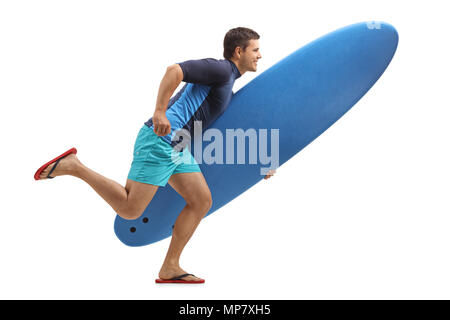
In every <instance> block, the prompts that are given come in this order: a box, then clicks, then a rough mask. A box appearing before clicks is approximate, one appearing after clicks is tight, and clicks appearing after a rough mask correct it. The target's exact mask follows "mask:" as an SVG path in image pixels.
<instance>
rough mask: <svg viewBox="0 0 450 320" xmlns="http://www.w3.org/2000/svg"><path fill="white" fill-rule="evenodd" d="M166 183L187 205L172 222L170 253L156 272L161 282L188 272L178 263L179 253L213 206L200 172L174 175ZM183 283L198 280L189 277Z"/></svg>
mask: <svg viewBox="0 0 450 320" xmlns="http://www.w3.org/2000/svg"><path fill="white" fill-rule="evenodd" d="M169 184H170V185H171V186H172V188H174V189H175V191H177V192H178V193H179V194H180V195H181V196H182V197H183V198H184V199H185V201H186V206H185V207H184V209H183V210H182V211H181V213H180V215H179V216H178V218H177V220H176V222H175V225H174V228H173V232H172V239H171V241H170V246H169V250H168V251H167V255H166V258H165V260H164V263H163V265H162V267H161V270H160V272H159V277H160V278H161V279H170V278H173V277H176V276H179V275H180V274H184V273H187V272H186V271H184V270H183V269H181V267H180V264H179V262H180V255H181V252H182V251H183V249H184V247H185V246H186V243H187V242H188V241H189V239H190V238H191V236H192V234H193V233H194V231H195V229H196V228H197V226H198V225H199V224H200V221H201V220H202V218H203V217H204V216H205V215H206V213H207V212H208V211H209V209H210V208H211V205H212V200H211V193H210V191H209V188H208V185H207V183H206V181H205V178H204V177H203V174H202V173H201V172H190V173H177V174H174V175H172V176H171V177H170V179H169ZM183 280H199V278H197V277H193V276H188V277H185V278H183Z"/></svg>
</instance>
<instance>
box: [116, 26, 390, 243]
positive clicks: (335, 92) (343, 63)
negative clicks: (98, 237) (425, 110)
mask: <svg viewBox="0 0 450 320" xmlns="http://www.w3.org/2000/svg"><path fill="white" fill-rule="evenodd" d="M397 44H398V34H397V31H396V30H395V28H394V27H393V26H391V25H390V24H387V23H384V22H362V23H357V24H354V25H350V26H347V27H344V28H341V29H338V30H336V31H334V32H332V33H329V34H327V35H325V36H323V37H321V38H319V39H317V40H315V41H313V42H311V43H309V44H307V45H306V46H304V47H302V48H300V49H298V50H297V51H295V52H293V53H292V54H290V55H289V56H287V57H286V58H284V59H283V60H281V61H279V62H278V63H277V64H275V65H274V66H272V67H271V68H269V69H267V70H266V71H264V72H263V73H261V74H260V75H259V76H258V77H256V78H254V79H253V80H252V81H251V82H249V83H248V84H247V85H246V86H244V87H243V88H241V89H240V90H239V91H238V92H237V93H236V94H234V95H233V97H232V99H231V102H230V104H229V106H228V109H227V110H226V112H225V113H224V114H223V115H222V116H221V117H220V118H219V119H217V120H216V121H215V122H214V123H213V124H212V125H211V126H210V127H209V128H208V129H210V128H215V129H217V130H219V131H216V132H221V133H222V134H223V137H226V130H227V129H237V128H239V129H243V130H244V131H245V132H247V130H249V129H256V130H257V132H259V131H258V130H259V129H265V130H267V131H266V133H267V140H268V142H267V146H266V147H267V148H268V150H270V147H271V146H272V145H271V143H272V142H271V139H270V138H271V137H272V133H273V132H276V131H275V130H278V133H277V138H278V155H279V157H278V166H281V165H282V164H283V163H285V162H286V161H287V160H289V159H290V158H291V157H293V156H294V155H295V154H297V153H298V152H299V151H300V150H302V149H303V148H304V147H305V146H307V145H308V144H309V143H310V142H311V141H313V140H314V139H315V138H317V137H318V136H319V135H320V134H322V133H323V132H324V131H325V130H326V129H327V128H329V127H330V126H331V125H332V124H333V123H334V122H336V121H337V120H338V119H339V118H340V117H342V115H344V114H345V113H346V112H347V111H348V110H349V109H350V108H351V107H352V106H353V105H355V104H356V103H357V102H358V101H359V99H361V97H362V96H363V95H364V94H365V93H366V92H367V91H368V90H369V89H370V88H371V87H372V86H373V85H374V84H375V82H376V81H377V80H378V78H380V76H381V75H382V74H383V72H384V71H385V69H386V68H387V66H388V65H389V63H390V61H391V60H392V57H393V56H394V53H395V51H396V49H397ZM204 129H205V128H204ZM258 139H262V138H261V136H260V137H259V138H258ZM248 140H250V138H248ZM201 143H202V146H203V147H205V146H207V145H208V143H210V142H208V141H201ZM224 145H225V142H224ZM249 145H250V143H249ZM236 148H237V143H236V145H235V148H234V151H233V152H237V151H238V150H237V149H236ZM246 148H247V149H246V151H247V154H250V153H251V150H249V149H248V147H246ZM195 151H196V150H195V148H193V149H191V152H192V153H193V154H194V155H195ZM200 154H201V153H200ZM225 157H226V156H225V155H224V159H225ZM235 157H236V154H235ZM249 157H250V156H249V155H247V156H246V159H244V160H245V161H243V162H244V163H242V164H239V163H238V162H239V161H236V159H235V162H234V164H227V163H228V162H227V161H225V160H224V161H223V163H224V164H220V163H212V164H207V163H205V162H204V163H200V168H201V170H202V173H203V175H204V176H205V179H206V181H207V183H208V186H209V188H210V190H211V194H212V199H213V205H212V208H211V209H210V211H209V212H208V214H207V215H209V214H211V213H213V212H215V211H217V210H218V209H219V208H221V207H222V206H224V205H225V204H227V203H228V202H230V201H231V200H233V199H234V198H236V197H238V196H239V195H241V194H242V193H244V192H245V191H246V190H248V189H249V188H251V187H252V186H253V185H255V184H256V183H258V182H259V181H260V180H261V179H263V177H264V176H263V175H261V168H262V167H267V166H268V165H267V163H265V162H263V161H260V160H258V161H257V163H254V161H250V159H249ZM196 159H197V157H196ZM241 160H242V159H241ZM241 162H242V161H241ZM184 205H185V201H184V199H183V198H182V197H181V196H180V195H178V193H177V192H176V191H175V190H173V189H172V188H171V187H170V186H169V185H167V186H166V187H164V188H161V187H160V188H159V189H158V191H157V192H156V194H155V196H154V198H153V199H152V201H151V202H150V204H149V205H148V207H147V208H146V209H145V211H144V213H143V214H142V216H141V217H140V218H139V219H136V220H125V219H123V218H121V217H119V216H117V217H116V220H115V224H114V230H115V233H116V235H117V237H118V238H119V239H120V240H121V241H122V242H123V243H124V244H126V245H129V246H143V245H148V244H151V243H154V242H156V241H159V240H162V239H165V238H167V237H169V236H171V234H172V227H173V225H174V223H175V220H176V219H177V217H178V215H179V213H180V212H181V210H182V209H183V207H184Z"/></svg>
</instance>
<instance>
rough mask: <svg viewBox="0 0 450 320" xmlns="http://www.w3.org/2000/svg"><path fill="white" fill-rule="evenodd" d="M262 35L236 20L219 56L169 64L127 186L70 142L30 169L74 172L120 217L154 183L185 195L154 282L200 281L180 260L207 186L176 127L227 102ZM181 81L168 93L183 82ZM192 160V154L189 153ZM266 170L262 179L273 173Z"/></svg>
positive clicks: (207, 204) (189, 125)
mask: <svg viewBox="0 0 450 320" xmlns="http://www.w3.org/2000/svg"><path fill="white" fill-rule="evenodd" d="M258 39H259V35H258V34H257V33H256V32H255V31H253V30H251V29H248V28H243V27H238V28H234V29H231V30H229V31H228V32H227V34H226V35H225V38H224V42H223V44H224V53H223V55H224V58H225V59H220V60H216V59H213V58H206V59H200V60H188V61H185V62H181V63H176V64H173V65H171V66H169V67H167V70H166V73H165V75H164V77H163V79H162V81H161V84H160V87H159V91H158V97H157V99H156V108H155V112H154V114H153V117H152V118H150V119H149V120H148V121H146V122H145V123H144V125H143V127H142V128H141V129H140V131H139V134H138V136H137V138H136V142H135V145H134V154H133V162H132V165H131V169H130V171H129V174H128V178H127V182H126V186H125V188H124V187H123V186H121V185H120V184H118V183H117V182H115V181H113V180H110V179H108V178H106V177H104V176H102V175H100V174H99V173H97V172H95V171H93V170H91V169H89V168H88V167H86V166H85V165H84V164H82V163H81V162H80V160H79V159H78V157H77V156H76V149H71V150H69V151H67V152H66V153H64V154H62V155H61V156H59V157H57V158H55V159H54V160H52V161H50V162H49V163H47V164H45V165H43V166H42V167H41V168H40V169H39V170H38V171H37V172H36V174H35V179H36V180H43V179H48V178H50V179H51V178H54V177H57V176H61V175H72V176H74V177H77V178H80V179H82V180H83V181H85V182H87V183H88V184H89V185H90V186H91V187H92V188H93V189H94V190H95V191H96V192H97V193H98V194H99V195H100V196H101V197H102V198H103V199H104V200H105V201H106V202H107V203H108V204H109V205H110V206H111V207H112V208H113V209H114V211H115V212H116V213H117V214H118V215H119V216H120V217H122V218H124V219H137V218H139V217H140V216H141V215H142V213H143V212H144V210H145V208H146V207H147V206H148V204H149V203H150V201H151V200H152V198H153V196H154V195H155V193H156V191H157V190H158V187H160V186H165V185H166V184H167V183H169V185H170V186H171V187H172V188H173V189H174V190H175V191H176V192H178V193H179V194H180V195H181V196H182V197H183V198H184V200H185V201H186V205H185V207H184V208H183V210H182V211H181V213H180V214H179V216H178V218H177V220H176V222H175V225H174V228H173V232H172V239H171V242H170V246H169V249H168V251H167V255H166V258H165V260H164V263H163V265H162V267H161V270H160V272H159V277H160V279H158V280H157V282H182V283H183V282H184V283H203V282H204V280H203V279H201V278H198V277H195V276H194V275H192V274H188V273H186V271H185V270H183V269H182V268H181V267H180V265H179V259H180V255H181V252H182V251H183V248H184V247H185V245H186V243H187V242H188V241H189V239H190V238H191V236H192V234H193V233H194V231H195V229H196V228H197V226H198V225H199V223H200V221H201V220H202V218H203V217H204V216H205V215H206V213H207V212H208V211H209V209H210V208H211V205H212V199H211V192H210V190H209V188H208V185H207V183H206V181H205V178H204V177H203V174H202V173H201V171H200V168H199V166H198V164H197V162H195V159H194V158H193V157H192V155H191V154H190V152H189V150H188V149H187V148H185V149H184V150H182V151H177V154H178V157H175V158H174V157H173V149H174V147H175V146H176V145H177V144H178V143H179V142H180V141H179V140H178V139H177V138H176V133H177V131H179V130H180V129H186V130H188V131H189V132H190V133H191V136H193V135H192V133H193V129H194V121H202V127H203V128H207V127H208V126H209V125H210V124H211V123H212V122H214V121H215V120H216V119H217V118H218V117H219V116H220V115H221V114H222V113H223V112H224V111H225V109H226V108H227V106H228V104H229V102H230V100H231V97H232V95H233V92H232V88H233V84H234V81H235V80H236V79H238V78H239V77H240V76H242V75H243V74H244V73H245V72H247V71H252V72H255V71H256V68H257V62H258V60H259V59H261V54H260V52H259V42H258ZM181 81H184V82H186V84H185V85H184V86H183V87H182V89H181V90H180V91H179V92H178V93H177V94H176V95H175V96H174V97H172V98H170V97H171V96H172V94H173V93H174V91H175V90H176V88H177V87H178V85H179V84H180V83H181ZM186 159H187V160H189V161H186ZM273 174H274V171H271V172H269V174H268V175H267V176H266V177H265V179H267V178H269V177H271V176H272V175H273Z"/></svg>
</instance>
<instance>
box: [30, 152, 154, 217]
mask: <svg viewBox="0 0 450 320" xmlns="http://www.w3.org/2000/svg"><path fill="white" fill-rule="evenodd" d="M54 165H55V163H52V164H51V165H49V166H48V167H47V168H46V169H45V170H44V171H43V172H42V173H41V175H40V176H39V177H40V179H43V180H44V179H47V178H46V177H47V175H48V173H49V172H50V171H51V170H52V168H53V166H54ZM62 175H71V176H74V177H77V178H80V179H81V180H83V181H85V182H86V183H87V184H89V185H90V186H91V187H92V188H93V189H94V190H95V191H96V192H97V193H98V194H99V195H100V196H101V197H102V198H103V199H104V200H105V201H106V202H107V203H108V204H109V205H110V206H111V207H112V208H113V209H114V211H115V212H116V213H117V214H118V215H119V216H121V217H122V218H124V219H137V218H138V217H139V216H140V215H141V214H142V213H143V212H144V210H145V208H146V207H147V205H148V204H149V203H150V201H151V200H152V198H153V196H154V195H155V193H156V191H157V190H158V186H154V185H151V184H146V183H141V182H136V181H133V180H129V179H127V184H126V186H125V188H124V187H123V186H121V185H120V184H119V183H117V182H115V181H113V180H111V179H108V178H106V177H104V176H102V175H101V174H99V173H97V172H95V171H93V170H91V169H89V168H88V167H86V166H85V165H83V164H82V163H81V161H80V160H79V159H78V157H77V156H76V155H75V154H70V155H68V156H66V157H64V158H63V159H62V160H61V161H60V162H59V163H58V165H57V166H56V169H55V170H54V171H53V172H52V174H51V177H56V176H62Z"/></svg>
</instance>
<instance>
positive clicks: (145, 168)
mask: <svg viewBox="0 0 450 320" xmlns="http://www.w3.org/2000/svg"><path fill="white" fill-rule="evenodd" d="M181 172H201V170H200V167H199V166H198V163H197V162H196V161H195V159H194V157H193V156H192V154H191V153H190V152H189V150H188V148H185V149H184V150H183V151H181V152H180V151H177V150H175V149H174V148H173V147H172V146H171V145H170V144H169V143H167V142H166V141H164V140H163V139H162V138H161V137H159V136H158V135H157V134H156V133H155V132H154V131H153V129H152V128H150V127H149V126H147V125H146V124H144V126H143V127H142V128H141V130H140V131H139V133H138V136H137V138H136V142H135V144H134V151H133V162H132V164H131V169H130V172H129V173H128V179H130V180H134V181H137V182H143V183H147V184H152V185H155V186H161V187H164V186H165V185H166V184H167V181H169V178H170V176H171V175H173V174H176V173H181Z"/></svg>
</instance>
